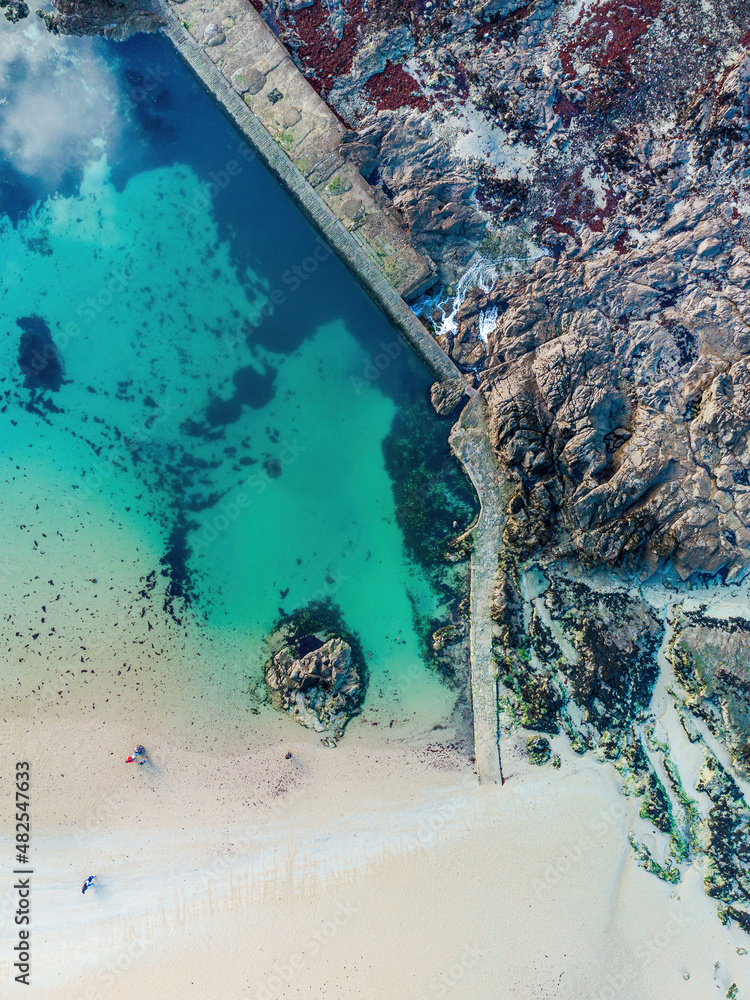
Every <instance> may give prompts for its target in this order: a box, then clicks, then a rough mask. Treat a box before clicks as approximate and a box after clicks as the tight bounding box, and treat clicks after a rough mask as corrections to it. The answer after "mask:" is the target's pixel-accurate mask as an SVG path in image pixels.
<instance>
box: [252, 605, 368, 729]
mask: <svg viewBox="0 0 750 1000" xmlns="http://www.w3.org/2000/svg"><path fill="white" fill-rule="evenodd" d="M267 641H268V644H269V646H270V647H271V649H272V650H273V652H272V655H271V657H270V659H269V660H268V661H267V662H266V668H265V677H266V685H267V687H268V693H269V696H270V699H271V702H272V704H274V705H275V706H276V707H277V708H280V709H284V710H286V711H287V712H288V713H289V714H290V715H291V716H292V717H293V718H295V719H297V721H298V722H300V723H302V725H303V726H307V727H308V728H309V729H314V730H315V731H316V732H326V731H328V730H335V735H336V737H339V736H341V735H343V731H344V729H345V727H346V724H347V723H348V722H349V720H350V719H351V718H352V716H354V715H356V714H357V713H358V712H359V710H360V708H361V707H362V703H363V701H364V697H365V691H366V688H367V674H366V670H365V661H364V656H363V653H362V647H361V645H360V643H359V640H358V638H357V637H356V636H355V635H353V634H352V633H350V632H349V631H348V630H347V628H346V626H345V624H344V621H343V618H342V616H341V612H340V611H339V609H338V608H337V607H336V606H335V605H334V604H333V603H332V602H330V601H317V602H313V603H312V604H309V605H308V606H307V607H305V608H302V609H300V610H298V611H296V612H294V613H293V614H291V615H288V616H286V617H284V618H282V619H281V620H280V621H279V622H278V624H277V626H276V629H275V630H274V632H273V634H272V635H271V636H270V637H269V639H268V640H267Z"/></svg>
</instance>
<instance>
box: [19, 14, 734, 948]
mask: <svg viewBox="0 0 750 1000" xmlns="http://www.w3.org/2000/svg"><path fill="white" fill-rule="evenodd" d="M252 5H253V7H254V8H255V9H256V10H257V11H258V12H259V13H260V15H261V16H262V17H263V19H264V20H265V22H266V24H267V25H268V26H269V27H270V28H271V30H272V31H273V32H274V33H275V34H276V35H277V37H279V38H280V39H281V40H282V41H283V43H284V45H285V46H286V48H287V50H288V51H289V52H290V53H291V54H292V57H293V58H294V60H295V62H296V65H297V66H298V68H299V69H300V70H301V71H302V73H304V74H305V76H306V77H307V78H308V80H309V81H310V83H311V85H312V86H313V87H314V88H315V90H317V92H318V93H319V94H320V95H321V96H322V97H323V98H324V99H325V101H326V102H327V103H328V105H329V107H330V108H331V109H332V110H333V111H334V112H335V114H336V116H337V117H338V119H339V121H340V122H341V123H342V125H343V126H345V127H346V130H347V131H346V132H345V134H344V140H343V143H342V150H343V152H344V154H345V156H346V159H347V161H348V163H350V164H353V165H354V166H355V167H356V168H357V170H358V171H359V172H360V173H361V175H362V176H363V177H364V178H365V179H366V180H367V182H368V184H370V185H371V187H372V188H373V189H374V190H375V191H377V192H378V198H379V199H381V200H382V203H383V205H385V206H387V209H388V211H389V212H393V213H396V215H397V217H398V218H399V220H400V222H401V224H403V226H404V227H405V228H406V229H407V230H408V232H409V233H410V237H411V240H412V243H413V245H414V247H415V248H416V249H417V250H418V251H419V252H420V253H421V254H423V255H425V256H426V257H428V258H429V259H430V260H431V261H432V263H433V265H434V268H435V273H436V275H437V277H438V279H439V283H440V285H441V286H442V288H443V289H444V291H445V295H446V296H448V297H450V293H451V292H452V291H454V290H455V285H456V283H457V282H458V280H459V279H460V278H461V276H462V275H464V274H466V273H467V272H468V271H470V269H471V268H472V267H474V268H477V267H478V266H479V265H485V264H486V265H487V267H486V269H485V273H486V274H489V275H490V277H489V278H488V279H487V280H485V281H484V282H483V283H482V286H481V287H474V288H469V289H468V292H467V293H466V294H465V295H463V296H462V300H461V302H460V308H458V309H457V310H456V312H455V316H454V317H453V320H452V322H451V323H446V322H445V310H442V311H441V310H439V309H436V303H437V301H439V299H440V293H439V291H438V293H437V297H435V296H433V297H432V298H430V299H427V300H425V308H424V318H425V320H426V322H428V323H429V324H431V325H432V328H433V331H434V333H435V335H436V338H437V341H438V343H439V344H440V346H441V347H442V348H443V349H444V350H445V352H446V353H447V354H448V356H449V357H450V358H451V359H452V360H453V361H454V363H455V364H456V365H457V366H458V367H459V368H460V369H461V370H462V371H463V372H464V373H465V374H466V376H467V378H469V379H473V380H474V382H475V384H476V385H477V386H478V388H479V391H481V392H482V393H483V394H484V395H485V398H486V400H487V404H488V410H489V420H490V435H491V441H492V446H493V449H494V452H495V455H496V458H497V463H498V465H497V475H498V476H501V477H502V478H503V479H504V480H506V481H507V482H509V483H510V484H511V485H512V490H511V497H510V500H509V504H508V508H507V510H506V511H504V512H503V513H504V515H505V530H504V542H505V546H504V553H503V557H502V559H501V565H500V568H499V578H498V587H497V592H496V601H495V608H494V612H493V614H494V619H495V632H496V659H497V663H498V667H499V672H500V677H501V684H502V690H501V709H502V717H503V722H504V726H505V729H506V731H509V732H513V731H514V730H515V729H519V730H523V731H525V732H527V733H528V734H530V736H529V739H530V741H531V742H530V743H529V746H528V756H529V757H530V758H531V759H532V760H533V762H534V763H535V764H538V765H539V766H544V765H545V764H554V763H555V761H557V763H560V756H559V755H558V754H557V753H555V752H554V751H555V749H556V741H559V740H563V739H564V740H567V741H568V743H569V745H570V746H572V748H573V750H574V751H575V752H580V753H584V752H592V753H594V754H596V755H597V756H598V757H599V758H600V759H601V760H602V761H603V762H609V763H610V764H612V765H613V766H614V767H616V768H617V770H618V771H619V773H620V776H621V778H622V783H623V789H624V791H625V793H626V794H630V795H636V796H639V797H641V798H642V803H643V804H642V809H641V819H642V821H643V827H642V828H639V829H638V830H634V831H632V832H631V842H632V844H633V848H634V850H635V851H636V854H637V856H638V858H639V860H640V863H641V864H642V865H643V866H644V867H646V868H647V869H648V870H650V871H652V872H653V873H654V874H656V875H658V876H659V877H661V878H664V879H665V880H667V881H669V882H677V881H679V879H680V878H681V872H682V871H683V870H684V868H685V866H687V865H689V864H692V863H693V862H695V863H696V864H697V865H698V867H699V868H700V870H701V872H702V874H703V878H704V884H705V887H706V891H707V892H708V893H709V895H711V896H712V897H714V898H715V899H716V900H717V901H718V903H719V905H720V907H721V909H720V913H721V915H722V919H726V920H735V921H737V922H738V923H740V924H741V925H742V926H743V927H745V929H748V928H750V917H748V912H747V907H748V906H750V874H749V872H750V846H749V845H750V837H749V835H748V825H749V824H750V810H748V806H747V801H746V798H745V796H746V792H747V789H746V788H745V787H744V782H745V781H746V779H747V775H748V766H749V763H748V762H749V761H750V748H749V744H748V724H749V723H750V708H749V707H748V706H750V643H748V641H747V636H748V635H750V624H748V621H747V618H746V614H747V611H746V609H747V606H748V603H750V600H749V599H748V584H747V581H746V574H747V572H748V570H749V569H750V388H749V387H750V376H749V374H748V372H749V370H750V369H749V368H748V358H749V357H750V294H749V292H750V252H749V251H750V219H749V218H748V213H750V208H748V206H749V205H750V54H749V47H750V3H748V2H747V0H743V2H740V3H738V4H734V5H732V6H731V9H730V8H729V7H728V6H727V5H725V4H721V3H720V2H719V0H705V2H703V3H702V4H700V3H698V2H697V0H676V2H674V3H671V4H670V5H667V4H666V2H664V0H593V2H590V3H577V4H572V5H565V4H562V3H560V2H557V0H530V2H527V3H523V2H519V0H489V2H472V0H466V2H465V3H463V4H461V5H460V6H456V5H454V4H449V3H447V2H442V0H412V2H408V3H406V4H403V3H401V4H394V3H390V2H386V3H382V4H377V5H375V4H369V5H368V4H362V3H361V2H359V0H350V2H349V3H346V2H343V0H341V2H331V3H323V0H312V2H310V0H301V2H300V0H291V2H290V0H252ZM20 6H21V5H19V4H15V5H14V4H10V5H6V16H8V17H11V14H13V15H14V17H12V18H11V19H14V18H15V17H16V16H23V13H20V14H19V7H20ZM57 6H58V9H59V12H60V13H59V16H55V17H52V18H49V17H45V21H46V22H47V25H48V27H49V28H50V30H53V31H63V32H71V33H76V34H79V33H80V34H83V33H99V34H105V35H108V37H124V36H125V35H126V34H128V33H130V32H132V31H134V30H144V29H149V30H151V29H153V28H156V27H158V24H157V23H156V22H155V21H152V20H151V18H152V17H153V15H151V14H150V13H149V12H148V11H146V12H144V11H143V10H142V9H141V8H137V7H136V6H135V5H133V4H128V3H125V2H122V3H119V4H111V3H110V4H101V5H89V4H83V3H81V2H77V0H64V2H63V0H60V3H58V5H57ZM224 13H225V11H224V10H223V8H222V7H221V4H217V20H216V23H217V25H218V27H217V30H219V31H220V29H221V24H222V19H221V16H219V15H222V16H223V15H224ZM206 44H209V42H208V41H207V42H206ZM444 297H445V296H444ZM436 402H437V403H438V404H439V405H441V406H442V408H443V410H444V412H448V411H450V410H451V409H452V408H454V407H455V404H456V403H457V402H458V400H457V399H447V400H445V401H441V399H440V394H439V393H438V394H437V395H436ZM709 580H711V581H713V582H712V583H711V584H710V586H711V587H714V588H716V590H715V592H716V593H721V591H722V589H723V588H724V587H726V588H729V589H728V590H727V592H728V593H731V594H732V595H733V598H732V599H733V600H734V601H735V604H736V605H737V607H736V608H735V610H734V612H733V613H731V614H730V613H720V612H717V611H716V610H715V609H714V610H712V603H716V601H717V600H718V598H715V596H714V590H712V591H711V600H710V601H707V602H706V604H705V606H704V607H701V606H700V602H698V604H696V601H695V598H694V597H693V596H692V591H691V590H690V589H689V587H691V586H692V585H693V584H697V585H699V586H704V585H705V586H709V584H708V583H707V581H709ZM691 581H692V583H691ZM660 588H661V589H660ZM732 588H734V589H732ZM665 594H666V596H665ZM453 637H454V633H453V632H451V631H448V632H446V633H445V634H438V633H436V635H435V637H434V642H435V643H436V645H437V646H441V644H442V643H443V642H444V640H445V641H446V642H448V640H451V639H452V638H453ZM456 637H457V638H460V636H458V634H456ZM339 652H341V650H339ZM303 658H304V657H303ZM298 660H299V657H296V658H295V657H292V660H291V661H290V662H292V663H294V662H297V661H298ZM288 665H289V664H287V666H288ZM657 709H658V712H657ZM659 713H661V714H659ZM545 741H546V742H545ZM547 744H551V745H550V746H548V745H547ZM654 844H656V845H657V846H656V847H654V846H653V845H654ZM648 845H650V846H648Z"/></svg>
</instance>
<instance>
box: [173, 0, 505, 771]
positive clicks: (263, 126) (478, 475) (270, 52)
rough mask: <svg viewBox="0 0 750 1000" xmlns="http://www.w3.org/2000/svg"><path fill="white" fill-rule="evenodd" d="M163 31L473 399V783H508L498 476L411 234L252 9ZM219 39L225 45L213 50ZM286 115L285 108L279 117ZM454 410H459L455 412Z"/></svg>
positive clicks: (189, 14) (418, 346)
mask: <svg viewBox="0 0 750 1000" xmlns="http://www.w3.org/2000/svg"><path fill="white" fill-rule="evenodd" d="M157 3H158V9H159V10H160V12H161V14H162V16H163V17H164V20H165V22H166V25H165V28H164V31H165V32H166V34H167V35H168V37H169V38H170V39H171V41H172V42H173V44H174V45H175V46H176V48H177V49H178V51H179V52H180V54H181V55H182V56H183V58H184V59H185V60H186V62H187V63H188V65H189V66H190V67H191V69H192V70H193V72H194V73H195V75H196V76H197V77H198V79H199V80H200V82H201V83H202V84H203V86H204V87H205V88H206V90H207V91H208V92H209V93H210V94H211V95H212V97H213V98H214V100H215V101H216V102H217V104H218V105H219V107H220V108H221V109H222V110H223V111H224V113H225V114H226V115H227V116H228V117H229V118H230V119H231V120H232V121H233V122H234V123H235V125H236V126H237V127H238V128H239V129H240V131H241V132H242V133H243V135H244V136H245V138H246V139H247V141H248V143H249V144H250V145H251V146H252V148H253V149H254V150H255V151H256V153H257V154H258V156H259V157H260V159H261V160H262V161H263V162H264V163H265V165H266V166H267V167H268V169H269V170H270V172H271V173H272V174H273V175H274V176H275V177H276V179H277V180H278V181H279V183H280V184H281V185H282V186H283V187H284V189H285V190H286V191H287V192H288V193H289V195H290V196H291V197H292V199H293V200H294V201H295V202H296V204H297V205H298V206H299V207H300V208H301V210H302V211H303V212H304V214H305V215H306V216H307V218H308V219H309V220H310V221H311V222H312V224H313V225H314V226H315V228H316V229H317V230H318V231H319V232H320V234H321V236H322V237H323V238H324V239H325V240H326V242H327V243H328V244H329V246H330V247H331V248H332V249H333V250H334V251H335V253H336V254H337V255H338V256H339V257H340V259H341V260H342V261H343V262H344V264H345V265H346V266H347V267H348V269H349V270H350V271H351V272H352V274H353V275H354V276H355V277H356V279H357V280H358V282H359V283H360V285H361V286H362V287H363V288H364V289H365V291H366V292H367V293H368V295H369V296H370V298H372V299H373V301H374V302H375V303H376V304H377V305H378V306H379V307H380V308H381V309H382V311H383V312H384V313H385V315H386V316H387V317H388V318H389V320H390V321H391V322H392V323H393V325H394V326H395V327H396V329H397V330H398V331H399V333H400V334H401V335H402V336H403V338H404V339H405V340H406V342H407V343H408V344H409V345H410V346H411V348H412V349H413V350H414V352H415V353H416V354H417V356H418V357H419V358H421V360H422V361H423V363H424V364H425V365H426V366H427V368H428V369H429V370H430V371H431V372H432V374H433V375H434V376H435V378H436V379H437V380H438V382H440V383H442V385H443V387H444V389H445V390H446V391H445V394H444V395H445V398H447V399H449V400H453V401H458V400H459V399H460V398H461V396H462V395H468V396H470V397H472V398H471V402H470V403H469V405H468V406H467V407H465V409H464V413H463V414H462V417H461V420H460V421H459V424H458V425H457V427H456V428H455V430H454V434H453V436H452V445H453V449H454V452H455V454H456V455H457V457H458V458H459V460H460V461H461V462H462V464H463V465H464V467H465V469H466V471H467V473H468V475H469V476H470V478H471V480H472V482H473V483H474V486H475V488H476V490H477V493H478V494H479V498H480V502H481V504H482V513H481V516H480V519H479V521H478V523H477V525H476V526H475V528H474V529H473V532H472V533H473V536H474V547H475V551H474V555H473V557H472V567H471V591H472V597H471V641H470V648H471V656H470V671H471V686H472V708H473V715H474V743H475V760H476V770H477V775H478V776H479V778H480V780H482V781H483V782H486V783H501V782H502V771H501V766H500V753H499V733H498V722H497V681H496V678H495V671H494V658H493V653H492V622H491V618H490V610H491V604H492V595H493V592H494V585H495V578H496V571H497V553H498V551H499V545H500V538H501V525H500V518H501V500H502V498H501V496H500V493H499V486H498V484H497V466H496V463H495V461H494V457H493V455H492V449H491V445H490V442H489V436H488V433H487V427H486V404H485V402H484V398H483V397H482V396H481V394H478V393H477V391H476V390H475V389H474V388H473V387H472V381H471V379H470V378H469V377H468V376H466V375H464V374H463V373H462V372H461V371H460V370H459V369H458V368H457V367H456V365H455V364H454V363H453V361H452V360H451V359H450V358H449V357H448V356H447V354H446V353H445V352H444V351H443V350H442V348H441V347H439V345H438V344H437V343H436V341H435V339H434V338H433V337H432V336H431V335H430V333H429V332H428V331H427V329H426V328H425V327H424V326H423V325H422V323H420V321H419V320H418V319H417V317H416V316H415V315H414V313H413V312H412V310H411V309H410V308H409V306H408V305H407V303H406V301H405V298H409V297H410V296H414V295H416V294H419V292H420V291H422V290H423V289H424V288H425V287H427V285H429V283H431V281H432V280H433V275H432V272H431V270H430V268H429V266H428V265H427V263H426V262H425V261H424V260H423V258H422V257H421V256H420V255H419V254H417V252H416V251H415V250H414V248H413V247H412V246H411V244H410V243H409V240H408V234H407V233H406V232H405V231H404V230H403V229H402V228H400V227H399V226H398V225H397V224H396V222H395V221H394V219H393V218H391V217H390V216H389V214H388V212H387V211H386V210H384V209H383V207H382V206H379V205H378V204H377V203H376V200H375V193H374V192H373V191H372V189H371V188H370V186H369V185H368V184H367V182H366V181H365V180H364V178H362V177H361V175H360V174H359V171H358V170H357V169H356V168H355V167H353V166H352V165H351V164H349V163H347V162H346V161H345V160H344V159H343V157H342V156H341V155H340V153H339V152H338V147H339V144H340V141H341V135H342V134H343V127H342V126H341V125H340V123H339V122H338V119H337V118H336V116H335V115H334V114H333V112H332V111H331V110H330V108H328V106H327V105H326V104H325V102H324V101H323V100H322V99H321V98H320V97H319V95H318V94H317V93H316V92H315V91H314V90H313V89H312V87H310V85H309V83H308V82H307V80H305V78H304V77H303V76H302V74H301V73H300V72H299V70H298V69H297V68H296V66H295V65H294V64H293V63H292V61H291V59H290V57H289V55H288V53H287V52H286V50H285V49H284V48H283V46H282V45H281V44H280V43H279V42H278V41H277V40H276V38H275V37H274V36H273V34H272V33H271V32H270V31H269V29H268V28H267V26H266V24H265V22H264V21H263V20H262V18H261V17H260V15H259V14H258V13H257V11H255V9H254V8H253V7H252V6H251V5H250V4H249V3H248V2H247V0H230V2H229V3H228V4H227V7H226V8H222V9H221V12H220V13H221V14H222V16H221V19H220V20H219V16H218V12H217V10H216V6H215V5H214V4H211V3H210V2H209V0H182V2H179V0H176V2H175V5H174V6H172V5H171V4H168V3H167V2H166V0H157ZM215 39H220V41H218V42H214V44H212V42H213V41H214V40H215ZM282 105H283V107H282ZM451 405H452V404H451Z"/></svg>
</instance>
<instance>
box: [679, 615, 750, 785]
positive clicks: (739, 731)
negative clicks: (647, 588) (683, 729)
mask: <svg viewBox="0 0 750 1000" xmlns="http://www.w3.org/2000/svg"><path fill="white" fill-rule="evenodd" d="M670 658H671V660H672V665H673V667H674V670H675V673H676V675H677V677H678V679H679V680H680V682H681V683H682V686H683V687H684V689H685V691H686V692H687V698H686V706H687V707H688V708H689V710H690V711H692V712H693V713H694V714H696V715H698V716H699V717H700V718H702V719H703V720H704V721H705V722H706V723H707V724H708V726H709V727H710V729H711V731H712V732H713V733H714V735H716V736H718V737H719V738H721V739H722V741H723V742H724V743H725V744H726V745H727V747H728V748H729V751H730V753H731V754H732V763H733V765H734V766H735V767H736V768H737V769H738V771H739V772H740V774H742V775H743V777H745V778H746V779H750V621H748V620H746V619H745V618H730V619H724V620H721V619H716V618H711V617H710V616H707V615H705V614H704V613H702V612H688V613H686V614H683V615H680V616H679V620H678V621H677V622H676V623H675V631H674V635H673V637H672V641H671V643H670Z"/></svg>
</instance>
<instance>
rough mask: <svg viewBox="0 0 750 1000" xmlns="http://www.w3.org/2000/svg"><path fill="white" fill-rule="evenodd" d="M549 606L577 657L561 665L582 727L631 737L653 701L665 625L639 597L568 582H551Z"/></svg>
mask: <svg viewBox="0 0 750 1000" xmlns="http://www.w3.org/2000/svg"><path fill="white" fill-rule="evenodd" d="M544 603H545V605H546V607H547V608H548V609H549V613H550V616H551V618H552V619H553V620H554V621H555V622H556V623H557V624H558V626H559V627H560V629H561V630H562V633H563V635H564V637H565V638H566V639H567V640H568V642H569V643H570V646H571V647H572V650H573V651H574V654H575V655H572V656H569V657H565V656H563V657H562V660H561V661H560V663H561V669H562V671H563V673H564V674H565V677H566V679H567V687H568V691H569V693H570V697H571V698H572V699H573V700H574V701H575V703H576V705H578V706H579V708H580V709H581V711H582V719H583V722H584V723H585V724H588V726H590V727H594V728H595V729H596V730H597V731H598V732H599V733H604V732H606V731H610V732H626V731H627V730H628V729H629V728H630V727H631V726H632V724H633V723H634V722H635V720H636V718H637V716H638V714H639V713H640V712H642V711H643V710H644V709H647V708H648V706H649V703H650V701H651V695H652V693H653V689H654V684H655V683H656V678H657V677H658V675H659V667H658V665H657V662H656V651H657V650H658V648H659V645H660V643H661V640H662V636H663V634H664V628H663V625H662V622H661V620H660V619H659V618H658V617H657V616H656V614H655V613H654V612H653V610H652V609H651V608H650V607H649V606H648V605H647V604H646V603H645V601H643V600H642V599H641V598H640V597H638V596H637V595H635V594H632V593H628V592H626V591H613V592H608V593H607V592H604V593H602V592H600V591H596V590H593V589H592V588H591V587H589V586H588V585H587V584H585V583H581V582H578V581H573V580H566V579H564V578H553V579H552V582H551V586H550V588H549V589H548V590H547V592H546V594H545V595H544Z"/></svg>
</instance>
